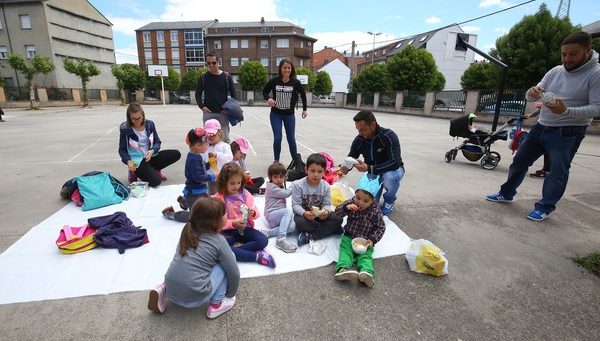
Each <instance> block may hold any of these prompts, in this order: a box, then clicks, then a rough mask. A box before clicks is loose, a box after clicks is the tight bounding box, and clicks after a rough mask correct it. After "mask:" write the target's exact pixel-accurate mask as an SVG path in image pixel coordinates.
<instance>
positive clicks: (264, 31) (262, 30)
mask: <svg viewBox="0 0 600 341" xmlns="http://www.w3.org/2000/svg"><path fill="white" fill-rule="evenodd" d="M260 31H261V32H263V33H266V32H271V28H270V27H261V28H260Z"/></svg>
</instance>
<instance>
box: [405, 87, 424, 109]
mask: <svg viewBox="0 0 600 341" xmlns="http://www.w3.org/2000/svg"><path fill="white" fill-rule="evenodd" d="M426 93H427V92H426V91H404V100H403V101H402V106H403V107H407V108H419V109H423V107H425V94H426Z"/></svg>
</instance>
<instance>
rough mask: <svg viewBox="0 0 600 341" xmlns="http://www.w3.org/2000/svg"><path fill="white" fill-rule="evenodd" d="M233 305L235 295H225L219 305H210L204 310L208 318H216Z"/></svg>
mask: <svg viewBox="0 0 600 341" xmlns="http://www.w3.org/2000/svg"><path fill="white" fill-rule="evenodd" d="M234 305H235V296H233V297H232V298H229V297H225V298H223V301H221V305H220V306H219V307H218V308H213V307H211V306H210V305H209V306H208V310H207V311H206V317H208V318H209V319H216V318H217V317H219V316H221V315H223V314H224V313H226V312H228V311H229V310H231V308H233V306H234Z"/></svg>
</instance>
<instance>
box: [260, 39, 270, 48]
mask: <svg viewBox="0 0 600 341" xmlns="http://www.w3.org/2000/svg"><path fill="white" fill-rule="evenodd" d="M260 48H261V49H268V48H269V41H268V40H267V39H262V40H261V41H260Z"/></svg>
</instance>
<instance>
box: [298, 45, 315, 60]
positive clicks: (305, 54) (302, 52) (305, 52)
mask: <svg viewBox="0 0 600 341" xmlns="http://www.w3.org/2000/svg"><path fill="white" fill-rule="evenodd" d="M311 55H312V53H311V50H310V49H309V48H302V47H294V57H298V58H304V59H308V58H310V57H311Z"/></svg>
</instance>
